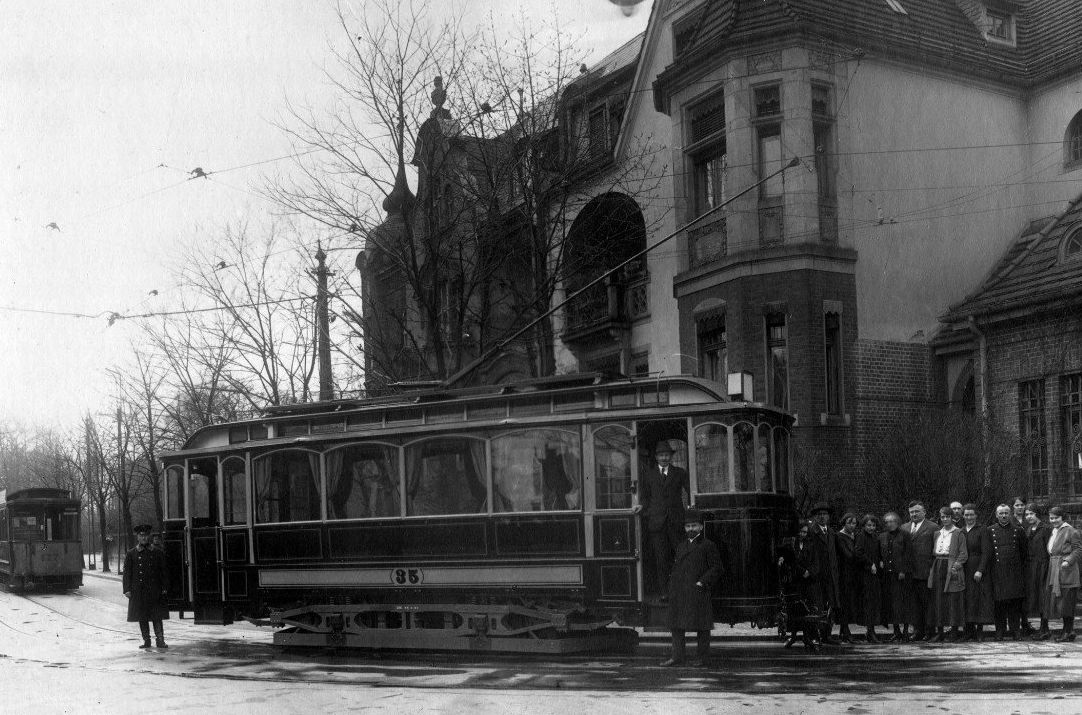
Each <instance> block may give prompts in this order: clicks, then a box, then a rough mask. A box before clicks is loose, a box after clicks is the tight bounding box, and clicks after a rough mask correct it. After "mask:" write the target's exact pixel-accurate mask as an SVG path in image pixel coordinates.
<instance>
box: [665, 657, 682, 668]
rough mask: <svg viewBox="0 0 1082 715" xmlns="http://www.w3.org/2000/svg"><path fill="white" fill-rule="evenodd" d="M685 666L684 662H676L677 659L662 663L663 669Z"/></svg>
mask: <svg viewBox="0 0 1082 715" xmlns="http://www.w3.org/2000/svg"><path fill="white" fill-rule="evenodd" d="M683 664H684V661H682V660H676V659H675V658H669V659H667V660H663V661H661V667H662V668H673V667H675V666H678V665H683Z"/></svg>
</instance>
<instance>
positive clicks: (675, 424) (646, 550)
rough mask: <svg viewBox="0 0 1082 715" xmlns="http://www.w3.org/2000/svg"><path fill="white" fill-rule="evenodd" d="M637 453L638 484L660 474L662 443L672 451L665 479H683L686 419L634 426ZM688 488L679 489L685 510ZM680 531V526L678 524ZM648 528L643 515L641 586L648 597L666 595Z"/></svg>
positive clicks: (656, 547) (688, 498)
mask: <svg viewBox="0 0 1082 715" xmlns="http://www.w3.org/2000/svg"><path fill="white" fill-rule="evenodd" d="M635 436H636V440H635V441H636V444H637V445H638V449H637V450H636V451H637V453H638V458H639V483H640V484H641V483H642V481H643V480H644V479H645V478H646V472H647V471H650V472H657V471H660V466H659V464H658V460H657V456H656V452H657V449H658V446H659V445H661V444H666V445H668V447H669V449H670V450H672V454H671V456H670V458H669V462H668V468H667V469H666V475H667V476H666V477H665V478H666V479H678V478H680V476H681V475H682V476H683V478H684V479H686V478H687V474H688V426H687V420H686V419H677V420H650V421H640V422H638V423H637V424H636V435H635ZM689 490H690V486H689V487H688V488H687V489H681V501H682V502H683V505H684V507H685V508H686V507H688V506H689V502H690V499H691V494H690V491H689ZM680 528H681V530H682V529H683V524H681V525H680ZM652 538H656V536H655V537H652V536H651V532H650V529H649V528H648V527H647V525H646V520H645V516H644V520H643V530H642V554H643V559H642V564H643V574H642V579H643V586H644V588H645V591H646V593H647V594H661V593H664V592H665V589H666V584H664V583H659V578H658V567H657V558H658V557H657V553H658V551H657V549H658V548H659V547H658V545H656V544H654V543H652V541H651V539H652Z"/></svg>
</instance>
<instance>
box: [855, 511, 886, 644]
mask: <svg viewBox="0 0 1082 715" xmlns="http://www.w3.org/2000/svg"><path fill="white" fill-rule="evenodd" d="M878 531H879V520H878V519H876V518H875V516H874V515H873V514H865V515H864V516H862V517H861V518H860V531H858V532H857V539H856V540H857V548H856V554H857V563H858V564H859V566H860V578H861V603H860V616H861V622H862V623H863V624H864V627H865V628H866V629H867V632H868V642H869V643H878V642H879V637H878V636H876V634H875V626H876V625H877V624H878V623H879V622H880V620H879V618H880V614H879V611H880V609H879V599H880V596H881V588H880V585H879V584H880V580H881V579H880V576H881V572H880V568H881V563H882V561H883V555H882V552H881V550H880V548H879V533H878Z"/></svg>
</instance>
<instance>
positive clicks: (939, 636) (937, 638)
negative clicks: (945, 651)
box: [929, 633, 946, 643]
mask: <svg viewBox="0 0 1082 715" xmlns="http://www.w3.org/2000/svg"><path fill="white" fill-rule="evenodd" d="M944 638H946V636H945V635H943V634H942V633H937V634H936V636H935V637H934V638H930V639H929V640H930V641H931V642H932V643H942V642H943V639H944Z"/></svg>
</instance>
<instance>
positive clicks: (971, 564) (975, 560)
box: [962, 504, 996, 641]
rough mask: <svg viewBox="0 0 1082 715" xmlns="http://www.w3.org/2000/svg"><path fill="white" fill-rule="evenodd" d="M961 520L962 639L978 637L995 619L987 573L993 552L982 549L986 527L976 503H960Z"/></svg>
mask: <svg viewBox="0 0 1082 715" xmlns="http://www.w3.org/2000/svg"><path fill="white" fill-rule="evenodd" d="M962 522H963V527H962V531H963V533H964V534H965V536H966V550H967V551H968V552H969V558H968V559H966V564H965V579H966V590H965V604H966V633H965V636H964V637H963V639H962V640H976V641H979V640H981V638H983V635H982V631H983V630H984V627H985V626H986V625H991V624H992V623H995V610H996V600H995V594H993V593H992V577H991V576H990V575H989V573H988V569H989V566H990V561H991V558H992V554H991V553H990V552H988V551H985V549H984V529H985V527H983V526H981V525H980V524H979V523H978V522H977V506H976V505H975V504H966V505H965V506H963V507H962Z"/></svg>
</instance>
